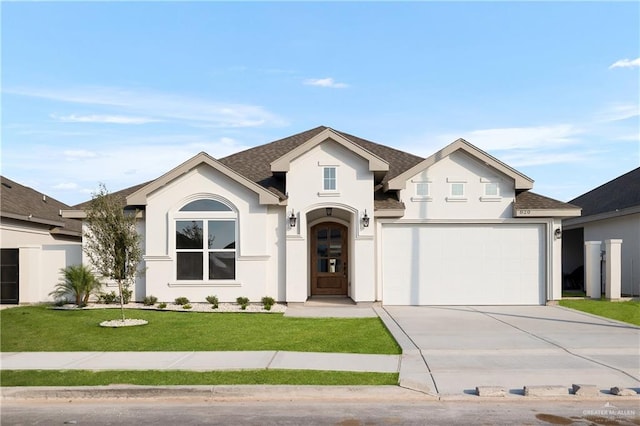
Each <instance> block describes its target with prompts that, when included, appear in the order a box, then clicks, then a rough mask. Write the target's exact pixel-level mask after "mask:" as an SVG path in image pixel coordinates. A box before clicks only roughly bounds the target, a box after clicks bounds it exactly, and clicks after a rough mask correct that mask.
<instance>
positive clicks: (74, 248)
mask: <svg viewBox="0 0 640 426" xmlns="http://www.w3.org/2000/svg"><path fill="white" fill-rule="evenodd" d="M0 183H1V185H2V186H1V187H0V244H1V247H2V252H1V255H0V259H1V262H0V263H1V268H2V273H1V275H2V287H1V295H2V297H1V299H2V300H1V303H3V304H17V303H37V302H43V301H46V300H51V298H50V297H49V292H51V291H52V290H53V289H54V287H55V285H56V284H57V283H58V280H59V278H60V269H62V268H65V267H67V266H70V265H77V264H80V263H81V262H82V223H81V221H79V220H76V219H66V218H62V217H61V216H60V212H61V210H66V209H70V207H69V206H68V205H66V204H64V203H61V202H60V201H57V200H55V199H53V198H51V197H48V196H47V195H44V194H42V193H40V192H38V191H35V190H33V189H31V188H27V187H25V186H23V185H20V184H19V183H17V182H14V181H12V180H10V179H7V178H6V177H4V176H2V177H0Z"/></svg>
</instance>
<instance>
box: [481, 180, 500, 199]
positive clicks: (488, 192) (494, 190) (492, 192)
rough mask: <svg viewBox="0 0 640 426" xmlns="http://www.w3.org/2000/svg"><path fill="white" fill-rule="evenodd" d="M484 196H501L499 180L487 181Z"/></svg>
mask: <svg viewBox="0 0 640 426" xmlns="http://www.w3.org/2000/svg"><path fill="white" fill-rule="evenodd" d="M484 196H485V197H499V196H500V192H499V186H498V182H486V183H485V184H484Z"/></svg>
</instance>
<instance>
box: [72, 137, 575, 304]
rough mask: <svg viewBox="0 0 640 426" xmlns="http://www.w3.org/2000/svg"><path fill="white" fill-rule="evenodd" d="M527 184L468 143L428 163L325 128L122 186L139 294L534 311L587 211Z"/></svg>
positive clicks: (557, 289)
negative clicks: (135, 236) (136, 237)
mask: <svg viewBox="0 0 640 426" xmlns="http://www.w3.org/2000/svg"><path fill="white" fill-rule="evenodd" d="M532 188H533V180H531V179H530V178H528V177H527V176H525V175H523V174H522V173H520V172H518V171H517V170H514V169H513V168H511V167H509V166H508V165H506V164H504V163H502V162H501V161H499V160H498V159H496V158H494V157H492V156H491V155H489V154H487V153H486V152H483V151H482V150H480V149H478V148H476V147H475V146H473V145H471V144H469V143H468V142H466V141H464V140H462V139H459V140H457V141H455V142H453V143H452V144H450V145H448V146H446V147H444V148H443V149H442V150H440V151H438V152H436V153H435V154H433V155H432V156H430V157H428V158H421V157H418V156H415V155H412V154H408V153H406V152H402V151H399V150H396V149H393V148H391V147H388V146H385V145H380V144H377V143H374V142H370V141H367V140H364V139H361V138H358V137H355V136H352V135H348V134H346V133H343V132H340V131H337V130H334V129H331V128H328V127H324V126H321V127H317V128H314V129H311V130H308V131H305V132H302V133H299V134H296V135H293V136H290V137H287V138H284V139H281V140H277V141H275V142H272V143H268V144H265V145H261V146H258V147H255V148H252V149H248V150H246V151H243V152H239V153H237V154H233V155H230V156H228V157H225V158H222V159H219V160H216V159H214V158H212V157H211V156H209V155H207V154H206V153H200V154H198V155H196V156H195V157H193V158H191V159H189V160H187V161H186V162H184V163H182V164H180V165H179V166H177V167H176V168H174V169H173V170H170V171H168V172H167V173H166V174H164V175H162V176H160V177H159V178H157V179H155V180H154V181H151V182H148V183H146V184H142V185H138V186H136V187H133V188H129V189H127V190H123V191H120V194H121V195H125V196H126V204H127V206H128V208H136V209H139V210H140V211H141V212H142V219H141V221H140V232H141V233H143V234H144V253H145V255H144V265H143V267H144V268H145V270H146V273H145V274H144V276H143V277H140V278H139V279H138V281H137V283H136V288H135V298H136V299H137V300H141V299H142V298H143V297H144V296H146V295H154V296H156V297H158V299H159V300H164V301H172V300H174V299H175V298H176V297H179V296H186V297H188V298H189V299H190V300H191V301H204V299H205V297H206V296H207V295H212V294H215V295H217V296H218V297H219V298H220V300H221V301H234V300H235V298H236V297H238V296H246V297H249V298H250V300H252V301H259V300H260V298H261V297H263V296H267V295H268V296H272V297H274V298H275V299H276V300H277V301H282V302H288V303H302V302H305V301H306V300H307V299H309V298H310V297H313V296H319V295H325V296H336V297H349V298H351V299H352V300H353V301H355V302H358V303H363V302H373V301H382V302H383V303H385V304H388V305H460V304H474V305H500V304H515V305H518V304H532V305H537V304H544V303H546V302H547V301H548V300H555V299H560V298H561V291H562V270H561V245H560V239H559V229H560V224H561V219H562V218H567V217H574V216H578V215H579V214H580V209H579V208H578V207H576V206H573V205H570V204H566V203H563V202H560V201H556V200H552V199H549V198H546V197H543V196H541V195H537V194H535V193H533V192H531V191H530V190H531V189H532ZM65 214H66V215H67V216H74V215H75V216H77V215H78V212H73V211H70V212H65Z"/></svg>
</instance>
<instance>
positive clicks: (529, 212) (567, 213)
mask: <svg viewBox="0 0 640 426" xmlns="http://www.w3.org/2000/svg"><path fill="white" fill-rule="evenodd" d="M576 216H580V209H516V208H514V209H513V217H576Z"/></svg>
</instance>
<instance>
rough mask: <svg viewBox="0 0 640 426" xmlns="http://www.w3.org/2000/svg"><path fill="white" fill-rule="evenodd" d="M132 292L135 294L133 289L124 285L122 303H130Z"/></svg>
mask: <svg viewBox="0 0 640 426" xmlns="http://www.w3.org/2000/svg"><path fill="white" fill-rule="evenodd" d="M132 294H133V291H131V290H129V289H128V288H126V287H124V288H123V289H122V303H124V304H125V305H126V304H127V303H129V301H131V295H132Z"/></svg>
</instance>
